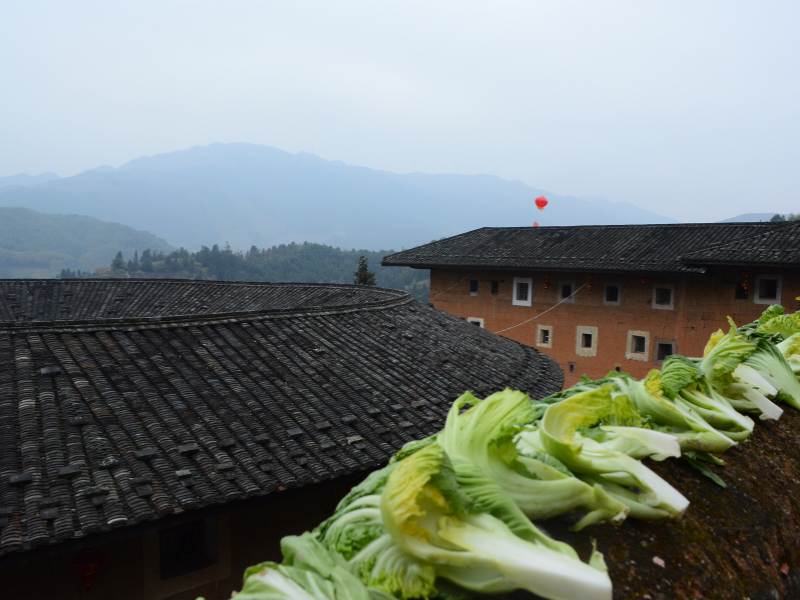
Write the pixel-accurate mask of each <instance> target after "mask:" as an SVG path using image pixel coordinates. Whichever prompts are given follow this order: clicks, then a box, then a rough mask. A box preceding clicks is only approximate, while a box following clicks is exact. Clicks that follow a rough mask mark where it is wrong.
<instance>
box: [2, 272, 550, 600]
mask: <svg viewBox="0 0 800 600" xmlns="http://www.w3.org/2000/svg"><path fill="white" fill-rule="evenodd" d="M561 385H562V374H561V372H560V370H559V368H558V366H557V365H556V364H555V363H554V362H553V361H552V360H551V359H549V358H548V357H546V356H543V355H541V354H539V353H538V352H537V351H536V350H534V349H532V348H530V347H527V346H524V345H520V344H518V343H516V342H514V341H512V340H509V339H506V338H503V337H500V336H496V335H493V334H491V333H489V332H488V331H486V330H483V329H479V328H476V327H473V326H472V325H470V324H468V323H466V322H464V321H463V320H461V319H458V318H454V317H452V316H449V315H446V314H444V313H442V312H439V311H437V310H434V309H432V308H430V307H428V306H425V305H421V304H419V303H417V302H415V301H413V300H412V299H411V298H410V297H409V296H407V295H406V294H404V293H401V292H396V291H392V290H385V289H377V288H371V287H357V286H346V285H301V284H283V285H281V284H244V283H217V282H190V281H169V280H157V281H152V280H108V279H104V280H61V281H59V280H0V571H2V573H3V575H2V592H1V594H2V597H4V598H33V599H35V598H43V599H44V598H47V599H52V598H59V599H64V600H78V599H81V600H86V599H95V598H96V599H98V600H99V599H102V600H108V599H110V598H113V599H115V600H127V599H131V600H133V599H136V600H140V599H142V598H147V599H167V598H169V599H171V600H194V599H195V598H196V597H197V596H201V595H202V596H204V597H205V598H206V599H207V600H222V599H225V598H229V597H230V595H231V591H232V590H234V589H237V588H238V587H239V585H240V582H241V575H242V572H243V570H244V569H245V567H247V566H249V565H251V564H254V563H258V562H261V561H263V560H267V559H278V558H279V548H278V541H279V539H280V538H281V537H282V536H283V535H287V534H291V533H297V532H300V531H303V530H305V529H310V528H313V527H314V526H315V525H317V524H318V523H319V522H320V521H321V520H323V519H324V518H325V517H326V516H328V515H329V514H330V513H331V512H332V511H333V508H334V507H335V505H336V503H337V502H338V500H339V499H340V498H341V497H342V496H343V495H344V494H345V493H346V492H347V490H348V489H349V487H350V486H351V485H353V484H354V483H355V482H357V481H358V480H359V479H360V478H361V477H363V476H364V474H365V473H366V472H368V471H371V470H373V469H375V468H377V467H380V466H382V465H383V464H385V462H386V460H387V459H388V457H389V456H390V455H391V454H392V453H393V452H394V451H396V450H397V449H398V448H400V447H401V446H402V445H403V444H404V443H405V442H407V441H410V440H414V439H419V438H421V437H425V436H427V435H430V434H432V433H434V432H435V431H437V430H438V429H439V428H440V427H441V425H442V424H443V421H444V417H445V415H446V412H447V410H448V408H449V406H450V404H451V403H452V401H453V400H454V399H455V398H456V397H457V396H458V395H460V394H461V393H462V392H464V391H465V390H474V391H475V392H476V393H478V394H479V395H485V394H488V393H490V392H492V391H495V390H498V389H500V388H503V387H505V386H513V387H516V388H519V389H522V390H525V391H527V392H529V393H530V394H531V395H533V396H536V397H541V396H544V395H547V394H550V393H552V392H554V391H556V390H558V389H559V388H560V387H561Z"/></svg>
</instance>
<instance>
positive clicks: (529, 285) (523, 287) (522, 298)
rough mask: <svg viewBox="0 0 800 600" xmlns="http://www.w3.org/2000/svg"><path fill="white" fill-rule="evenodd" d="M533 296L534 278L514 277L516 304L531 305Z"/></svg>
mask: <svg viewBox="0 0 800 600" xmlns="http://www.w3.org/2000/svg"><path fill="white" fill-rule="evenodd" d="M532 298H533V280H532V279H531V278H530V277H514V297H513V298H512V299H511V304H513V305H514V306H530V305H531V300H532Z"/></svg>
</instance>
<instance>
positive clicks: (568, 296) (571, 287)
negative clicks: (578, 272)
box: [558, 281, 575, 302]
mask: <svg viewBox="0 0 800 600" xmlns="http://www.w3.org/2000/svg"><path fill="white" fill-rule="evenodd" d="M574 291H575V283H574V282H572V281H561V282H559V284H558V298H559V300H563V301H564V302H575V297H574V296H573V295H572V293H573V292H574Z"/></svg>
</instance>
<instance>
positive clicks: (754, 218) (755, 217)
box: [722, 212, 775, 223]
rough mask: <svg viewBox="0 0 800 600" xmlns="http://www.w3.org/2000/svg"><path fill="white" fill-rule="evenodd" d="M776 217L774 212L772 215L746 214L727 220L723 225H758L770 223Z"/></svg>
mask: <svg viewBox="0 0 800 600" xmlns="http://www.w3.org/2000/svg"><path fill="white" fill-rule="evenodd" d="M774 216H775V213H774V212H771V213H744V214H742V215H736V216H735V217H731V218H730V219H725V220H724V221H722V223H757V222H759V221H769V220H770V219H771V218H772V217H774Z"/></svg>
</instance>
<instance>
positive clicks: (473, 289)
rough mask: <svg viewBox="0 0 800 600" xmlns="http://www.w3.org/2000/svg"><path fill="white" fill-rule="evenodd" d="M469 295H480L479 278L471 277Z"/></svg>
mask: <svg viewBox="0 0 800 600" xmlns="http://www.w3.org/2000/svg"><path fill="white" fill-rule="evenodd" d="M469 295H470V296H477V295H478V280H477V279H470V280H469Z"/></svg>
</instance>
